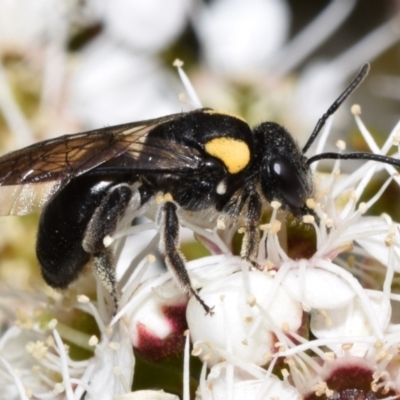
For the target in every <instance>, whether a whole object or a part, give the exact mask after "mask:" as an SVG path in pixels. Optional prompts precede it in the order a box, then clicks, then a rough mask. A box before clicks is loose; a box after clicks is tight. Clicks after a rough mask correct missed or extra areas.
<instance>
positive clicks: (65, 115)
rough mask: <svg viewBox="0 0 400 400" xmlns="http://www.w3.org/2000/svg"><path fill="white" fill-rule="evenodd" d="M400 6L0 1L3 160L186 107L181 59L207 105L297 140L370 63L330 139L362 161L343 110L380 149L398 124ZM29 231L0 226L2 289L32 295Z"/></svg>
mask: <svg viewBox="0 0 400 400" xmlns="http://www.w3.org/2000/svg"><path fill="white" fill-rule="evenodd" d="M399 10H400V2H399V1H398V0H387V1H384V0H358V1H356V0H332V1H323V0H319V1H315V0H302V1H301V2H299V1H295V0H291V1H289V0H287V1H285V0H246V1H243V0H168V1H165V0H146V1H142V0H12V1H11V0H0V150H1V153H2V154H4V153H6V152H8V151H11V150H14V149H16V148H20V147H24V146H27V145H29V144H32V143H35V142H37V141H39V140H44V139H47V138H50V137H56V136H58V135H61V134H65V133H74V132H79V131H84V130H89V129H94V128H99V127H104V126H109V125H113V124H120V123H125V122H131V121H135V120H144V119H148V118H154V117H159V116H162V115H165V114H168V113H175V112H180V111H186V110H190V109H191V108H192V105H191V104H190V99H189V98H188V97H186V100H185V99H183V98H182V96H179V95H180V94H181V93H183V92H184V87H183V85H182V83H181V81H180V79H179V77H178V73H177V71H176V69H175V68H174V67H173V62H174V60H175V59H177V58H179V59H180V60H182V61H183V62H184V69H185V71H186V73H187V74H188V76H189V78H190V80H191V82H192V85H193V86H194V88H195V90H196V92H197V95H198V97H199V99H200V101H201V102H202V104H203V106H207V107H213V108H216V109H218V110H221V111H222V110H223V111H225V112H230V113H235V114H239V115H241V116H242V117H244V118H246V119H247V120H248V121H249V123H250V124H257V123H259V122H262V121H266V120H272V121H276V122H278V123H280V124H282V125H284V126H286V127H287V128H288V129H289V130H290V131H291V132H292V134H293V135H294V136H295V137H296V138H297V139H298V141H299V143H300V144H302V143H304V142H305V141H306V139H307V137H308V136H309V134H310V133H311V131H312V129H313V127H314V126H315V123H316V122H317V120H318V118H320V117H321V116H322V114H323V113H324V112H325V111H326V110H327V108H328V107H329V106H330V105H331V103H332V102H333V101H334V100H335V99H336V97H337V96H338V95H339V94H340V93H341V91H342V90H343V89H344V88H345V87H346V85H347V84H348V83H349V82H350V80H351V79H352V77H353V76H354V75H355V74H356V73H357V71H358V70H359V68H360V67H361V66H362V64H363V63H364V62H366V61H368V62H370V63H371V67H372V69H371V73H370V75H369V76H368V78H367V80H366V81H365V82H364V84H363V85H362V87H361V88H360V89H359V90H357V92H356V93H355V94H354V95H352V97H351V99H350V100H348V101H347V102H346V103H345V105H344V106H343V107H342V109H341V110H340V112H338V113H337V115H335V122H334V126H333V129H332V132H331V143H335V141H336V140H337V139H338V138H339V137H340V138H341V139H344V140H346V142H347V144H348V149H349V148H350V149H351V148H353V149H358V150H364V151H368V148H367V147H366V145H365V144H364V142H363V140H362V139H361V136H360V135H359V134H358V132H357V129H356V126H355V123H354V121H353V119H352V116H351V114H350V112H349V108H350V106H351V105H352V104H354V103H358V104H360V105H361V107H362V118H363V121H364V122H365V124H366V125H367V126H368V128H369V129H370V130H371V131H372V132H374V135H375V137H376V140H377V141H378V143H380V144H381V143H383V142H384V140H385V138H386V137H387V136H388V135H389V133H390V131H391V130H392V129H393V127H394V126H395V124H396V123H397V122H398V121H399V117H400V73H399V72H400V46H399V40H400V15H399ZM329 146H331V147H332V148H334V145H333V144H331V145H328V147H329ZM349 165H350V164H349ZM349 168H352V167H351V166H350V167H349ZM372 190H373V189H372ZM393 190H398V189H397V188H393ZM393 193H395V194H393ZM393 193H392V194H391V195H390V196H389V197H388V198H389V200H388V202H389V203H392V204H393V195H396V196H398V195H399V193H398V192H393ZM0 201H1V199H0ZM378 212H379V211H378ZM380 212H381V211H380ZM396 212H397V211H396V210H395V209H394V210H393V213H394V214H395V216H396V215H397V217H399V215H398V214H396ZM397 219H400V218H397ZM36 228H37V216H27V217H22V218H20V217H18V218H17V217H10V218H2V219H1V220H0V279H1V280H3V281H5V282H8V283H10V284H12V285H15V286H17V287H21V288H25V287H28V286H31V285H32V279H33V280H35V279H36V278H35V277H33V278H32V276H31V274H30V271H31V270H32V269H31V266H32V265H34V266H35V267H34V271H35V274H34V276H37V277H38V276H39V268H38V267H37V261H36V259H35V255H34V243H35V233H36ZM21 244H22V246H21ZM38 279H39V278H38Z"/></svg>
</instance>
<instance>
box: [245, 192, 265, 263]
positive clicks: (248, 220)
mask: <svg viewBox="0 0 400 400" xmlns="http://www.w3.org/2000/svg"><path fill="white" fill-rule="evenodd" d="M261 212H262V204H261V199H260V196H259V195H258V193H257V192H255V191H254V192H251V193H250V194H249V195H248V198H247V208H246V212H245V226H244V227H243V229H242V230H243V232H244V236H243V242H242V249H241V253H240V255H241V257H242V258H243V259H245V260H246V261H248V262H249V263H251V265H252V266H253V267H255V268H259V265H258V263H257V255H258V247H259V243H260V230H259V226H258V225H259V224H260V220H261Z"/></svg>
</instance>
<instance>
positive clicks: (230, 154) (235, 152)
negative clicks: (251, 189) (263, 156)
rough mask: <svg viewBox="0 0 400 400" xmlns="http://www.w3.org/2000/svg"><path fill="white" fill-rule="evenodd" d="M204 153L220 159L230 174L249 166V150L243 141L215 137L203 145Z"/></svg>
mask: <svg viewBox="0 0 400 400" xmlns="http://www.w3.org/2000/svg"><path fill="white" fill-rule="evenodd" d="M205 150H206V152H207V153H208V154H209V155H210V156H213V157H216V158H218V159H220V160H221V161H222V162H223V163H224V164H225V167H226V169H227V170H228V171H229V172H230V173H231V174H237V173H238V172H240V171H242V170H243V169H244V168H246V167H247V166H248V165H249V162H250V149H249V146H248V145H247V143H246V142H244V141H243V140H238V139H234V138H231V137H217V138H214V139H211V140H210V141H208V142H207V143H206V144H205Z"/></svg>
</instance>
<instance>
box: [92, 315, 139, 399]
mask: <svg viewBox="0 0 400 400" xmlns="http://www.w3.org/2000/svg"><path fill="white" fill-rule="evenodd" d="M92 363H93V364H94V369H93V374H92V378H91V380H90V386H91V387H92V389H93V392H94V393H97V396H98V398H101V399H103V400H108V399H110V400H112V399H114V397H115V396H118V395H122V394H124V393H126V388H127V387H129V388H130V387H132V381H133V372H134V366H135V358H134V355H133V348H132V343H131V340H130V337H129V333H128V331H127V328H126V326H125V323H124V322H123V321H121V322H119V323H118V324H116V325H115V326H114V332H113V335H112V337H111V340H108V339H107V340H106V341H105V342H103V343H102V346H101V345H100V346H99V347H98V348H97V349H96V356H95V357H94V359H93V360H92ZM120 375H122V376H120Z"/></svg>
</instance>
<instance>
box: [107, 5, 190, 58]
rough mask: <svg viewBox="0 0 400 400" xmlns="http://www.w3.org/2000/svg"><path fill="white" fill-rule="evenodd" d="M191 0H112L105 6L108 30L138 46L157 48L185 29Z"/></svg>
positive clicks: (141, 47)
mask: <svg viewBox="0 0 400 400" xmlns="http://www.w3.org/2000/svg"><path fill="white" fill-rule="evenodd" d="M191 3H192V1H191V0H168V1H164V0H146V1H131V0H111V1H108V3H107V5H106V7H105V14H104V18H105V23H106V30H107V33H108V34H109V35H110V36H112V37H113V38H114V39H115V40H116V41H118V42H122V43H127V44H128V45H129V46H132V47H134V48H135V49H138V50H144V51H150V52H156V51H159V50H161V49H162V48H164V47H166V46H167V45H168V44H170V43H171V42H172V41H173V40H174V39H175V38H176V37H177V36H178V35H179V33H180V32H181V31H182V30H183V29H184V27H185V25H186V22H187V18H188V13H189V9H190V6H191Z"/></svg>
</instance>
